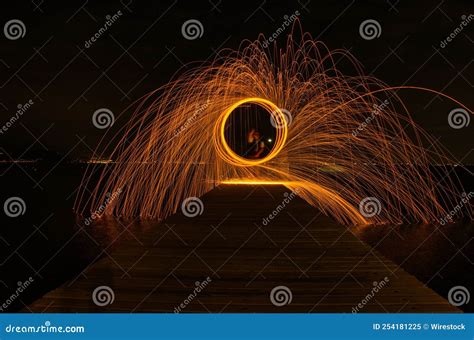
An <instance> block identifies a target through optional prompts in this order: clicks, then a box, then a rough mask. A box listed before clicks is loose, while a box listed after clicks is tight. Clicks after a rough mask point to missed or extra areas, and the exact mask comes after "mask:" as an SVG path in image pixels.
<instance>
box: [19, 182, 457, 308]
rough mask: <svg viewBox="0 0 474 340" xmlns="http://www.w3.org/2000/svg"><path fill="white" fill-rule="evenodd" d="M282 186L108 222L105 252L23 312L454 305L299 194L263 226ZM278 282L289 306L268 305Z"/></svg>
mask: <svg viewBox="0 0 474 340" xmlns="http://www.w3.org/2000/svg"><path fill="white" fill-rule="evenodd" d="M285 193H288V189H286V188H284V187H283V186H247V185H246V186H236V185H222V186H220V187H218V188H216V189H215V190H213V191H211V192H210V193H208V194H206V195H205V196H204V197H202V201H203V203H204V211H203V213H202V214H201V215H199V216H196V217H194V218H189V217H186V216H184V215H183V214H182V213H181V212H178V213H176V214H174V215H172V216H170V217H169V218H168V219H167V220H166V221H164V222H163V223H161V224H158V223H154V222H142V223H133V224H132V225H130V226H128V227H127V229H124V226H127V223H126V222H123V225H124V226H119V225H116V228H117V230H115V231H114V233H113V234H114V235H116V236H117V235H118V237H117V238H116V239H114V238H112V237H111V238H112V239H111V241H113V249H114V250H113V251H112V252H110V253H109V250H107V254H105V253H104V256H103V257H102V258H101V259H99V260H98V261H97V262H95V263H93V264H91V265H90V266H88V267H87V268H86V269H85V270H84V272H83V273H81V274H80V275H79V276H78V277H76V278H74V279H73V280H70V281H68V282H66V283H65V284H63V285H62V286H61V287H58V288H57V289H54V290H53V291H51V292H49V293H47V294H45V295H44V296H43V297H42V298H40V299H39V300H37V301H35V302H34V303H33V304H31V305H30V306H28V307H27V308H26V309H25V310H24V311H34V312H43V311H46V312H173V311H174V310H175V307H177V306H180V305H181V304H184V301H185V300H186V299H188V300H190V301H188V302H189V303H186V305H185V307H184V308H182V312H209V311H211V312H221V311H224V312H347V313H351V312H352V311H353V308H355V307H356V306H357V305H358V304H361V303H362V304H363V306H362V308H359V310H360V312H460V310H459V309H457V308H456V307H453V306H451V305H450V304H449V303H448V302H447V301H446V300H445V299H444V298H442V297H441V296H439V295H438V294H436V293H435V292H434V291H432V290H431V289H429V288H428V287H426V286H425V285H423V284H422V283H421V282H419V281H418V280H417V279H416V278H415V277H413V276H412V275H410V274H408V273H406V272H405V271H404V270H403V269H401V268H399V267H398V266H397V265H396V264H394V263H393V262H391V261H389V260H388V259H386V258H385V257H383V256H382V255H381V254H380V253H378V252H376V251H374V250H373V249H372V248H371V247H369V246H367V245H366V244H364V243H363V242H361V241H360V240H359V239H358V238H357V237H355V236H354V235H353V234H352V233H351V232H350V230H349V229H347V228H345V227H344V226H341V225H338V224H336V223H335V222H334V221H333V220H332V219H330V218H328V217H327V216H324V215H322V214H321V212H320V211H318V210H317V209H315V208H314V207H311V206H310V205H308V204H307V203H306V202H305V201H303V200H302V199H300V198H298V197H296V198H294V199H291V201H290V202H289V203H288V204H286V206H285V207H284V209H281V211H280V212H279V213H278V214H277V215H276V217H275V218H274V219H273V220H271V221H270V223H263V222H262V221H263V218H265V217H267V216H268V215H269V214H271V213H272V212H273V211H274V210H275V209H277V207H278V205H280V204H282V201H283V200H284V199H285V197H286V196H285V195H286V194H285ZM98 227H99V226H98ZM109 227H110V225H109ZM116 236H115V237H116ZM207 277H209V278H210V280H211V281H210V282H209V283H208V285H207V286H206V287H205V288H203V289H202V290H201V292H199V293H197V294H196V296H195V297H194V296H193V298H192V299H189V295H190V294H193V292H194V289H195V287H196V282H203V281H204V280H206V278H207ZM385 278H386V279H385ZM384 280H386V281H384ZM382 281H384V282H386V284H385V285H384V286H383V287H381V288H380V289H378V291H377V292H375V293H373V292H374V287H375V286H380V283H381V282H382ZM98 286H109V287H110V288H111V289H112V290H113V292H114V295H115V298H114V301H113V303H112V304H109V305H106V306H103V307H101V306H97V305H96V304H94V302H93V299H92V294H93V291H94V289H96V288H97V287H98ZM276 286H286V287H288V288H289V289H290V290H291V293H292V301H291V303H289V304H287V305H284V306H281V307H278V306H275V305H273V304H272V302H271V299H270V293H271V291H272V289H273V288H274V287H276ZM372 293H373V296H372V295H371V294H372ZM368 295H370V297H369V298H368V299H367V296H368ZM366 300H367V301H366ZM363 301H364V302H363Z"/></svg>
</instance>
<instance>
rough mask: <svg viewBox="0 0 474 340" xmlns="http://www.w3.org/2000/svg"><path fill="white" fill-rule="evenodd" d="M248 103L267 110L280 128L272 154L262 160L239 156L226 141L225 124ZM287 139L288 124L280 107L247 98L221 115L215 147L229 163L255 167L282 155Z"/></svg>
mask: <svg viewBox="0 0 474 340" xmlns="http://www.w3.org/2000/svg"><path fill="white" fill-rule="evenodd" d="M247 103H252V104H257V105H259V106H261V107H262V108H264V109H265V110H267V111H268V113H269V114H270V115H271V117H272V118H273V120H274V121H275V125H276V126H278V128H276V136H275V145H274V146H273V148H272V150H271V151H270V153H269V154H268V155H267V156H266V157H264V158H261V159H255V160H254V159H247V158H244V157H241V156H239V155H238V154H236V153H235V152H234V151H233V150H232V149H231V147H230V146H229V144H227V141H226V139H225V124H226V122H227V119H228V118H229V117H230V115H231V113H232V112H233V111H234V110H235V109H236V108H237V107H239V106H240V105H242V104H247ZM287 137H288V124H287V121H286V118H285V114H284V113H283V112H282V111H281V110H280V108H279V107H278V106H276V105H275V104H274V103H272V102H271V101H269V100H267V99H263V98H258V97H252V98H245V99H242V100H239V101H238V102H236V103H234V104H233V105H231V106H230V107H229V108H227V110H225V111H224V112H223V113H222V114H221V115H220V117H219V118H218V119H217V122H216V125H215V127H214V145H215V147H216V151H217V154H218V155H219V157H221V158H222V159H223V160H224V161H226V162H227V163H230V164H233V165H236V166H254V165H259V164H262V163H265V162H268V161H269V160H271V159H272V158H274V157H275V156H276V155H278V153H280V151H281V149H283V146H284V145H285V143H286V139H287Z"/></svg>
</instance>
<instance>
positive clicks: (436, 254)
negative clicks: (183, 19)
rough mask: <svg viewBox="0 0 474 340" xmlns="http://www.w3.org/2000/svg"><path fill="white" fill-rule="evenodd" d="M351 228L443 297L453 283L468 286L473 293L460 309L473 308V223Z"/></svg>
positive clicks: (469, 309)
mask: <svg viewBox="0 0 474 340" xmlns="http://www.w3.org/2000/svg"><path fill="white" fill-rule="evenodd" d="M351 231H352V232H353V233H354V234H355V235H356V236H357V237H359V238H360V239H361V240H363V241H364V242H366V243H367V244H369V245H371V246H372V247H374V248H375V249H376V250H377V251H379V252H380V253H381V254H382V255H384V256H385V257H386V258H388V259H390V260H392V261H393V262H395V263H396V264H398V265H399V266H401V267H402V268H403V269H404V270H405V271H407V272H409V273H410V274H412V275H414V276H416V277H417V278H418V280H420V281H421V282H423V283H425V284H426V285H427V286H428V287H430V288H431V289H433V290H435V291H436V292H437V293H438V294H440V295H442V296H443V297H445V298H447V296H448V292H449V290H450V289H451V288H452V287H454V286H459V285H460V286H464V287H466V288H468V289H469V291H470V293H471V295H473V296H471V300H470V302H469V303H468V304H467V305H464V306H460V308H461V309H463V310H464V311H469V312H473V311H474V301H473V300H474V289H473V286H474V285H473V283H474V224H472V223H470V224H466V223H463V224H462V223H457V224H448V225H445V226H434V225H408V226H368V227H353V228H351ZM395 274H396V273H395Z"/></svg>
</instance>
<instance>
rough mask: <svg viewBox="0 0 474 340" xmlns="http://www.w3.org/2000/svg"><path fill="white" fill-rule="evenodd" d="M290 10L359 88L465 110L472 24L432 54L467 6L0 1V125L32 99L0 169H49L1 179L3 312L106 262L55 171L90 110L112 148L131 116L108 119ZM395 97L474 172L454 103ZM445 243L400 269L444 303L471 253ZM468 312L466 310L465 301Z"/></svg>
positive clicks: (466, 131)
mask: <svg viewBox="0 0 474 340" xmlns="http://www.w3.org/2000/svg"><path fill="white" fill-rule="evenodd" d="M118 10H120V11H121V12H122V13H123V15H122V16H121V17H120V18H119V19H118V20H117V21H116V22H115V23H114V24H113V25H112V26H111V27H110V28H109V29H108V31H107V32H106V33H105V34H104V35H102V36H101V37H100V38H99V39H98V41H97V42H95V43H94V44H92V46H91V47H90V48H87V49H86V48H85V46H84V44H85V42H86V41H87V40H89V39H90V38H91V37H92V36H93V35H94V34H95V33H96V32H97V31H98V30H99V29H100V27H102V26H103V25H104V23H105V21H106V19H105V17H106V15H113V14H114V13H116V12H117V11H118ZM295 11H299V13H300V14H301V15H300V16H299V18H300V21H301V25H302V27H303V29H304V30H306V31H308V32H310V33H311V34H312V35H313V36H314V37H315V38H316V39H318V40H322V41H324V42H325V44H327V46H328V47H329V48H330V49H337V48H346V49H349V50H350V52H351V53H352V54H353V55H354V56H355V57H356V58H357V59H358V60H359V61H360V63H361V65H362V66H363V69H364V71H365V73H366V74H367V75H373V76H375V77H377V78H379V79H381V80H383V81H384V82H386V83H387V84H389V85H393V86H397V85H415V86H423V87H429V88H432V89H435V90H441V91H443V92H444V93H446V94H448V95H451V96H453V97H455V98H457V99H458V100H459V101H461V102H463V103H464V104H465V105H466V106H467V107H469V108H471V109H472V108H473V107H474V97H473V96H472V93H473V84H474V72H473V67H474V66H473V65H472V58H473V39H474V37H473V28H474V21H473V22H471V23H470V24H468V26H467V27H465V28H464V30H463V31H462V33H461V34H459V35H458V36H457V37H456V38H455V39H454V40H453V41H452V42H451V43H449V44H448V45H447V46H446V47H445V48H443V49H441V48H440V42H441V41H443V40H444V39H445V38H446V37H447V36H449V34H450V33H452V32H453V31H454V29H455V28H456V27H458V26H459V24H460V23H461V21H462V19H461V16H462V15H469V14H472V13H474V3H473V2H472V0H465V1H461V0H457V1H455V0H451V1H417V2H415V1H408V0H404V1H396V0H391V1H384V0H380V1H340V0H337V1H316V0H299V1H287V2H282V1H260V0H259V1H251V2H248V3H245V2H244V1H219V0H211V1H207V0H205V1H175V2H173V1H159V2H151V1H123V2H121V1H100V2H99V1H95V2H93V1H63V2H59V1H43V0H33V1H14V2H6V1H4V2H2V4H1V9H0V19H1V20H0V23H1V28H3V25H4V23H6V22H7V21H8V20H11V19H20V20H22V21H23V22H24V24H25V26H26V34H25V36H24V37H23V38H21V39H18V40H8V39H6V38H5V36H4V35H3V30H2V31H0V43H1V48H0V70H1V71H0V126H3V125H4V124H5V123H6V122H7V121H9V119H10V118H11V117H12V116H13V115H14V114H15V111H16V108H17V105H18V104H24V103H26V102H28V101H29V100H33V101H34V105H33V106H32V107H31V108H30V109H29V110H28V111H27V112H26V113H24V114H23V115H22V116H21V118H20V119H19V120H18V121H17V122H15V123H14V125H13V126H12V127H10V128H9V129H8V131H6V132H4V133H3V134H0V152H1V153H2V154H1V155H0V159H3V160H5V159H6V160H9V159H18V158H23V159H31V158H35V159H36V158H43V159H47V162H43V163H41V162H40V163H41V164H39V163H38V164H36V163H35V164H22V163H15V164H12V163H7V164H2V165H1V167H0V184H1V188H2V190H1V195H0V202H1V204H2V205H3V202H4V201H5V200H6V199H7V198H9V197H12V196H19V197H21V198H23V199H24V200H25V202H26V213H25V215H24V216H20V217H18V218H16V219H9V218H6V216H5V215H4V214H3V212H2V214H1V215H0V219H1V223H0V226H1V230H0V262H1V263H0V264H1V267H0V293H1V294H0V297H1V301H2V302H3V301H5V299H6V298H7V297H8V296H10V295H11V293H12V292H13V291H15V289H16V286H17V282H19V281H21V282H24V281H25V280H27V279H28V277H30V276H31V277H33V278H34V279H35V284H34V285H33V286H32V287H31V288H29V289H28V291H27V292H25V293H24V294H22V295H21V297H20V298H19V299H17V300H16V301H15V303H14V304H12V305H11V306H10V307H9V309H8V311H16V310H19V309H21V308H25V306H26V305H27V304H28V303H31V302H32V301H34V300H35V299H37V298H38V297H39V296H41V295H42V294H44V293H45V292H47V291H50V290H51V289H52V288H54V287H56V286H58V285H60V284H62V283H63V282H64V281H65V280H66V279H70V278H74V277H75V276H76V275H77V273H79V272H81V270H82V269H83V268H84V267H85V266H86V265H88V264H89V263H90V262H91V261H94V260H97V259H98V258H99V257H101V256H105V255H104V249H107V251H110V250H111V249H113V247H114V245H110V248H106V247H109V243H110V240H111V239H114V238H113V236H111V234H113V233H114V232H117V233H118V232H121V229H120V228H121V227H120V226H119V227H118V228H117V227H116V226H114V227H113V228H111V229H110V230H101V229H99V228H96V229H95V230H90V229H87V228H84V227H83V226H80V225H78V224H77V222H76V220H75V218H76V217H75V215H74V214H73V212H72V205H73V202H74V197H75V190H76V188H77V186H78V184H79V183H80V178H81V176H82V173H83V171H84V166H83V165H80V166H74V167H73V166H69V165H67V164H65V163H66V162H64V161H67V160H76V159H79V158H81V159H88V158H90V157H91V155H92V153H93V150H94V149H95V148H96V146H97V144H98V142H99V140H100V139H101V138H102V136H103V135H104V133H105V131H106V130H100V129H97V128H96V127H94V125H93V124H92V115H93V113H94V111H95V110H97V109H99V108H104V107H105V108H109V109H110V110H112V111H113V112H114V114H115V117H116V118H117V119H116V122H115V124H114V125H113V127H112V128H111V129H112V130H113V131H111V132H112V133H111V134H108V135H113V134H114V133H113V132H115V131H117V130H118V129H119V128H120V127H122V126H123V125H124V124H125V122H126V121H127V116H128V114H129V112H128V111H126V113H125V114H123V115H122V116H121V117H120V118H118V117H119V116H120V113H121V112H122V111H123V110H125V109H126V108H127V107H128V106H129V105H131V104H132V103H133V102H134V101H135V100H137V99H139V98H141V97H142V96H143V95H145V94H146V93H148V92H149V91H152V90H154V89H156V88H158V87H159V86H161V85H163V84H165V83H167V82H168V81H169V80H170V78H172V77H173V76H179V74H181V73H182V72H183V71H185V70H186V69H189V68H190V67H191V66H192V63H196V62H197V63H199V62H202V61H205V60H211V59H212V58H213V57H214V56H215V53H216V52H217V51H219V50H220V49H223V48H231V49H237V48H239V46H240V44H241V42H242V40H244V39H250V40H254V39H257V37H258V35H259V34H260V33H262V34H264V35H266V36H270V35H272V34H273V33H274V32H275V31H276V30H277V29H278V27H281V25H282V23H283V22H284V18H283V17H284V16H285V15H288V16H290V15H292V14H293V13H295ZM189 19H197V20H199V21H200V22H201V23H202V24H203V27H204V33H203V35H202V37H201V38H199V39H196V40H187V39H185V38H184V37H183V36H182V34H181V25H182V24H183V23H184V22H185V21H186V20H189ZM366 19H375V20H377V21H378V22H379V23H380V25H381V27H382V33H381V36H380V37H379V38H377V39H374V40H370V41H368V40H364V39H362V38H361V36H360V35H359V25H360V23H361V22H363V21H364V20H366ZM289 32H290V30H289V29H287V30H286V31H285V32H284V33H283V34H281V35H280V36H279V38H278V41H279V43H282V42H284V40H285V39H286V34H287V33H289ZM399 94H400V95H401V96H402V98H403V99H404V100H405V103H406V104H407V106H408V108H409V109H410V110H411V113H412V114H413V116H414V118H415V120H416V122H417V123H419V124H420V125H421V126H422V127H424V128H425V129H426V130H428V131H429V132H430V133H432V134H433V135H434V136H435V138H439V142H440V143H442V144H444V145H445V146H446V147H447V149H448V150H449V152H450V153H451V155H452V157H453V158H454V161H455V162H458V163H463V164H466V165H469V164H474V153H472V152H471V151H472V135H473V122H471V124H470V126H468V127H466V128H463V129H460V130H455V129H452V128H450V126H449V125H448V121H447V117H448V113H449V111H450V110H451V109H453V108H454V107H455V106H454V104H453V103H451V102H449V101H447V100H445V99H442V98H439V97H436V96H434V95H432V94H427V93H423V92H416V91H402V92H400V93H399ZM470 176H471V178H472V175H470ZM471 187H472V186H471ZM457 230H461V233H460V234H459V235H460V236H459V235H458V234H456V235H458V236H459V237H457V238H456V239H455V242H452V243H450V244H449V245H448V246H446V244H447V243H446V240H445V237H444V236H443V235H440V236H439V239H440V240H441V241H439V243H435V244H434V245H432V246H427V248H428V250H429V251H431V252H429V251H428V250H426V249H425V245H426V244H424V245H423V247H421V248H420V249H419V250H418V251H417V252H416V253H415V254H414V255H413V256H411V258H410V261H413V263H411V264H410V263H409V265H406V264H405V266H406V267H407V268H408V269H409V271H410V272H414V273H417V271H419V270H420V268H421V267H423V268H422V269H425V270H426V271H428V270H431V271H430V272H429V273H428V272H427V273H422V275H418V276H417V277H418V278H421V279H423V280H425V278H426V281H428V280H429V281H430V286H431V287H434V288H437V286H439V287H441V288H439V289H438V290H437V292H440V293H441V294H442V295H443V296H446V293H447V291H448V290H449V288H450V287H452V286H454V285H458V284H466V285H467V284H468V283H469V282H472V270H471V269H472V265H473V264H472V261H471V260H470V259H472V256H466V255H464V253H466V254H472V253H473V252H472V240H473V239H474V238H472V232H473V229H472V226H469V225H468V226H467V227H466V228H464V229H457ZM466 230H467V231H466ZM372 231H373V230H372V229H371V230H369V232H370V233H369V235H365V236H364V235H362V236H361V238H362V239H364V240H365V241H366V242H368V243H369V244H370V243H371V240H377V241H378V240H379V239H380V235H379V233H383V232H384V231H383V230H382V229H375V231H373V233H372ZM456 232H458V231H456ZM458 233H459V232H458ZM402 234H403V231H402ZM407 234H409V235H407V239H412V243H410V244H409V245H407V244H408V242H405V241H400V240H399V239H398V238H396V237H395V238H387V240H393V242H392V243H390V242H389V241H387V242H386V243H387V244H386V245H384V248H382V249H380V250H381V251H382V250H383V249H388V252H387V253H384V255H386V256H388V257H390V258H393V257H396V256H390V253H391V252H392V249H393V253H392V255H394V254H395V255H397V256H398V255H400V256H403V258H404V256H405V255H406V254H407V253H408V254H411V253H412V250H413V249H414V248H415V249H418V246H419V245H420V244H421V243H422V241H423V239H424V235H421V236H420V237H413V234H412V233H411V230H409V231H407ZM403 235H405V234H403ZM410 235H411V236H410ZM449 235H451V234H449ZM450 237H451V236H450ZM453 239H454V237H453ZM436 240H438V238H437V239H436ZM442 242H444V243H442ZM104 244H105V246H104ZM404 245H407V246H406V247H405V248H403V251H401V250H400V249H401V247H403V246H404ZM468 248H469V249H468ZM461 250H462V251H461ZM426 254H436V255H439V256H444V257H445V258H443V259H442V260H440V261H438V262H436V264H433V265H431V264H430V265H426V264H423V262H421V264H420V262H418V261H419V260H420V259H426V258H428V257H430V256H427V255H426ZM453 254H454V255H453ZM418 255H419V256H418ZM456 256H457V257H459V258H460V260H459V261H458V262H456V261H457V257H456ZM430 258H435V256H431V257H430ZM397 260H398V259H397V258H395V260H394V261H395V262H397V263H399V262H404V260H400V261H397ZM404 263H405V262H404ZM407 263H408V262H407ZM446 263H448V264H449V265H446ZM453 263H454V264H453ZM456 263H457V264H456ZM440 267H441V268H442V269H443V268H446V270H453V271H455V274H453V275H451V276H449V273H447V274H446V273H444V272H443V273H442V274H443V275H445V276H444V277H443V278H440V274H439V268H440ZM460 273H461V274H460ZM433 277H435V279H432V278H433ZM452 277H454V279H453V280H452V281H451V278H452ZM460 278H461V279H460ZM436 280H439V281H440V283H439V284H438V282H437V281H436ZM463 280H464V281H465V282H466V283H465V282H464V281H463ZM471 301H472V299H471ZM466 310H469V311H470V310H472V302H471V305H470V306H469V307H468V308H467V307H466Z"/></svg>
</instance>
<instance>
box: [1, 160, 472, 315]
mask: <svg viewBox="0 0 474 340" xmlns="http://www.w3.org/2000/svg"><path fill="white" fill-rule="evenodd" d="M21 166H22V168H19V167H18V165H12V166H10V165H9V166H8V169H4V168H2V167H0V170H1V173H2V190H1V192H0V202H4V201H5V200H6V199H8V198H9V197H13V196H16V197H21V198H22V199H23V200H24V201H25V203H26V212H25V214H24V215H21V216H19V217H17V218H6V219H3V220H2V223H1V228H0V244H1V246H0V263H1V264H2V266H1V272H0V275H1V276H0V305H1V304H3V303H4V302H5V301H6V300H7V299H8V298H9V297H10V296H12V294H13V293H14V292H15V291H16V290H17V287H18V286H19V284H20V283H24V282H26V281H27V280H28V279H29V277H32V278H33V279H34V281H33V282H32V283H31V284H30V285H29V286H28V288H27V289H25V290H24V292H22V293H21V295H19V296H18V298H16V299H15V300H14V301H12V303H11V304H9V305H8V308H7V309H5V310H4V311H6V312H13V311H17V310H19V309H21V308H24V307H25V305H27V304H29V303H31V302H32V301H34V300H35V299H37V298H39V297H40V296H42V295H43V294H44V293H46V292H48V291H50V290H52V289H53V288H55V287H57V286H59V285H61V284H63V283H64V282H65V281H67V280H70V279H74V278H75V277H77V276H78V275H80V273H81V272H82V270H83V269H84V268H86V267H87V266H88V265H89V264H91V263H92V262H94V261H97V260H99V259H100V258H102V257H104V256H108V255H107V253H110V252H112V251H113V250H114V247H116V246H117V244H116V243H117V242H113V241H114V240H116V239H117V237H118V236H120V235H121V240H123V239H124V238H125V239H126V238H130V239H132V238H133V237H134V236H133V234H139V233H142V232H147V231H150V230H152V229H153V228H155V227H156V222H137V221H126V220H119V221H117V220H114V219H103V220H101V221H99V222H97V223H94V224H93V225H90V226H86V225H85V224H84V223H83V222H84V220H83V219H84V218H86V217H87V216H84V217H82V218H77V217H76V216H75V215H74V213H73V211H72V206H73V203H74V198H75V190H76V188H77V186H78V185H79V183H80V180H81V178H82V174H83V172H84V169H85V166H82V165H80V166H78V165H75V166H59V167H56V168H54V171H53V172H50V171H51V166H49V165H48V166H44V167H41V165H38V164H36V165H34V166H29V165H21ZM25 171H26V172H27V173H28V176H26V175H25ZM130 231H133V233H132V232H130ZM351 231H352V232H353V233H354V234H356V236H358V237H359V238H360V239H362V240H363V241H364V242H366V243H368V244H370V245H371V246H373V247H374V248H375V249H377V250H378V251H379V252H380V253H381V254H382V255H384V256H385V257H387V258H389V259H391V260H392V261H394V262H395V263H397V264H399V265H400V266H401V267H402V268H403V269H405V270H406V271H407V272H409V273H411V274H413V275H414V276H416V277H417V278H418V279H419V280H420V281H422V282H424V283H426V284H427V285H428V286H429V287H431V288H432V289H434V290H435V291H437V292H438V293H439V294H441V295H442V296H444V297H446V296H447V294H448V291H449V289H450V288H451V287H453V286H457V285H462V286H465V287H467V288H469V290H470V291H471V295H473V294H474V289H473V288H472V283H473V282H474V225H473V224H449V225H445V226H442V227H436V226H432V225H412V226H395V227H394V226H369V227H363V228H362V227H358V228H357V227H354V228H351ZM104 247H107V248H105V249H104ZM395 274H396V273H395ZM473 306H474V296H472V297H471V301H470V303H469V304H468V305H466V306H463V307H461V308H463V309H464V310H465V311H470V312H472V311H474V307H473Z"/></svg>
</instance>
